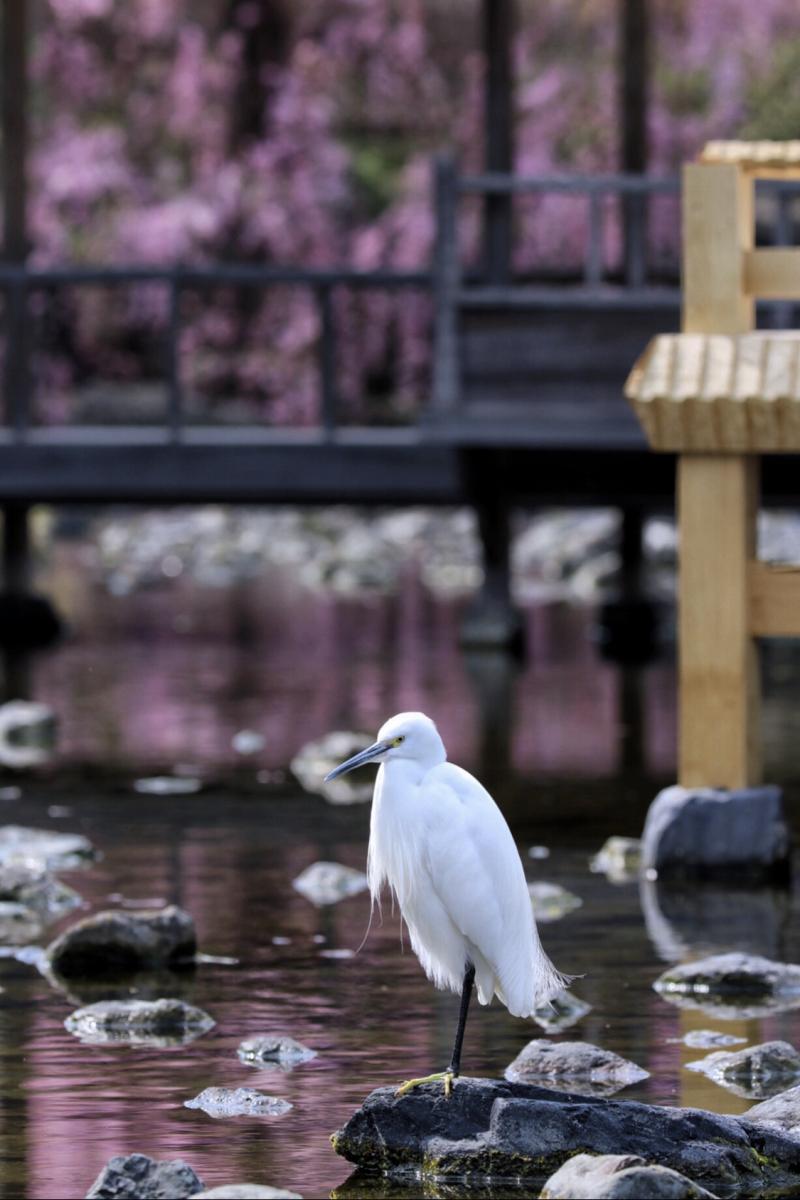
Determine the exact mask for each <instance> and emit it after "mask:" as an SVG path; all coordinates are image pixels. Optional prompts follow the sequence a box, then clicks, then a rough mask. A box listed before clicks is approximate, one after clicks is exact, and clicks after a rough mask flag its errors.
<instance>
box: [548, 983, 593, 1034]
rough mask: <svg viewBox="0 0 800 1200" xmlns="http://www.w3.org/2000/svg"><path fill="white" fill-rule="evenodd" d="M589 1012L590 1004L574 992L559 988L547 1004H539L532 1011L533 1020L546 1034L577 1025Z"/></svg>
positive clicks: (559, 1031) (590, 1009)
mask: <svg viewBox="0 0 800 1200" xmlns="http://www.w3.org/2000/svg"><path fill="white" fill-rule="evenodd" d="M591 1011H592V1006H591V1004H587V1002H586V1001H585V1000H581V998H580V996H576V995H575V993H574V992H569V991H567V989H566V988H561V989H560V991H558V992H556V994H555V996H553V998H552V1000H550V1001H548V1003H547V1004H540V1005H539V1007H538V1008H536V1009H534V1011H533V1019H534V1021H535V1022H536V1024H537V1025H538V1026H539V1027H540V1028H541V1029H544V1031H545V1032H546V1033H562V1032H563V1031H564V1030H565V1029H571V1028H572V1026H573V1025H577V1024H578V1021H582V1020H583V1018H584V1017H585V1016H586V1014H587V1013H590V1012H591Z"/></svg>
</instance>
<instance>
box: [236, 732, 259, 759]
mask: <svg viewBox="0 0 800 1200" xmlns="http://www.w3.org/2000/svg"><path fill="white" fill-rule="evenodd" d="M265 744H266V738H265V737H264V735H263V733H258V731H257V730H255V729H240V730H239V732H238V733H235V734H234V735H233V737H232V739H231V746H232V747H233V749H234V750H235V751H236V753H237V754H241V755H242V756H243V757H248V756H249V755H251V754H258V752H259V750H263V749H264V746H265Z"/></svg>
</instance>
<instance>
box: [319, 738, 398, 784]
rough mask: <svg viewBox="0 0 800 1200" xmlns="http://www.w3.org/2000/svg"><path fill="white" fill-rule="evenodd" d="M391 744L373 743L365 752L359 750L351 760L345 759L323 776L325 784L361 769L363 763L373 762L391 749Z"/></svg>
mask: <svg viewBox="0 0 800 1200" xmlns="http://www.w3.org/2000/svg"><path fill="white" fill-rule="evenodd" d="M391 745H392V743H391V742H375V743H374V745H372V746H367V748H366V750H361V751H360V752H359V753H358V754H354V755H353V757H352V758H348V759H346V761H345V762H343V763H339V766H338V767H334V768H333V770H332V771H329V772H328V774H327V775H326V776H325V782H326V783H329V782H330V781H331V779H338V778H339V776H340V775H346V774H347V772H348V771H355V769H356V767H363V766H364V764H365V763H369V762H375V760H376V759H377V758H380V756H381V755H382V754H385V753H386V751H387V750H389V749H390V748H391Z"/></svg>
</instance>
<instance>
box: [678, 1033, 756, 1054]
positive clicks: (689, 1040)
mask: <svg viewBox="0 0 800 1200" xmlns="http://www.w3.org/2000/svg"><path fill="white" fill-rule="evenodd" d="M681 1041H682V1042H683V1044H684V1045H685V1046H691V1048H692V1049H693V1050H708V1049H710V1047H711V1046H736V1045H740V1044H741V1043H743V1042H746V1041H747V1038H743V1037H736V1036H735V1035H734V1034H732V1033H720V1032H719V1030H718V1029H690V1030H689V1032H688V1033H687V1034H686V1035H685V1036H684V1037H683V1038H681Z"/></svg>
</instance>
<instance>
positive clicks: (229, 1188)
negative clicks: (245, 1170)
mask: <svg viewBox="0 0 800 1200" xmlns="http://www.w3.org/2000/svg"><path fill="white" fill-rule="evenodd" d="M189 1200H303V1197H302V1196H301V1195H300V1193H299V1192H287V1191H285V1190H284V1189H283V1188H274V1187H269V1186H268V1185H267V1184H265V1183H223V1184H222V1186H221V1187H215V1188H210V1189H209V1191H207V1192H195V1194H194V1195H193V1196H190V1197H189Z"/></svg>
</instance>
